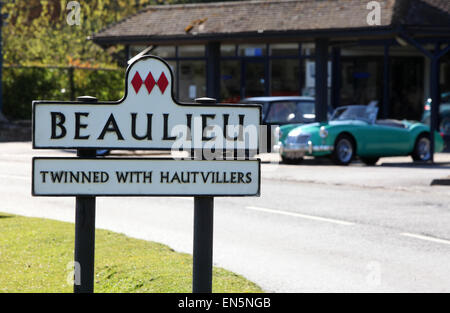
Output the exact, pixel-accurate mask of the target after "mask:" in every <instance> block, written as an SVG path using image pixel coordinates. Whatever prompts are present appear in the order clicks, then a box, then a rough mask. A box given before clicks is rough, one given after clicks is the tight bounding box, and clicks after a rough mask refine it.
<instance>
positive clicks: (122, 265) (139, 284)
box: [0, 213, 262, 292]
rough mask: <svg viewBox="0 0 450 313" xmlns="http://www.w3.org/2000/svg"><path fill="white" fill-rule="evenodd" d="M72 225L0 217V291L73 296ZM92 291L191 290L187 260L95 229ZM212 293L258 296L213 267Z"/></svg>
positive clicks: (235, 277)
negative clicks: (71, 293)
mask: <svg viewBox="0 0 450 313" xmlns="http://www.w3.org/2000/svg"><path fill="white" fill-rule="evenodd" d="M74 228H75V227H74V224H71V223H63V222H57V221H53V220H47V219H40V218H28V217H22V216H15V215H9V214H3V213H0V292H72V291H73V286H72V285H71V284H70V283H68V282H67V281H68V279H69V278H71V277H73V276H72V275H71V272H72V270H73V269H72V268H71V267H70V264H71V261H73V249H74ZM95 250H96V251H95V292H191V291H192V287H191V284H192V256H190V255H188V254H183V253H177V252H175V251H173V250H172V249H170V248H169V247H167V246H164V245H162V244H158V243H154V242H148V241H144V240H137V239H133V238H129V237H126V236H125V235H122V234H117V233H113V232H111V231H107V230H97V231H96V246H95ZM213 292H262V290H261V289H260V288H259V287H258V286H256V285H255V284H254V283H252V282H250V281H248V280H246V279H244V278H243V277H241V276H239V275H236V274H233V273H231V272H229V271H226V270H224V269H221V268H214V272H213Z"/></svg>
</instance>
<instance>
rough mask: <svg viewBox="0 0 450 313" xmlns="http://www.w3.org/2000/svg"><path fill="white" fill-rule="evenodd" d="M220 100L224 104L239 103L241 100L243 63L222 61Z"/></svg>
mask: <svg viewBox="0 0 450 313" xmlns="http://www.w3.org/2000/svg"><path fill="white" fill-rule="evenodd" d="M220 75H221V79H220V99H221V101H222V102H228V103H237V102H239V100H240V98H241V62H240V61H237V60H232V61H224V60H222V61H220Z"/></svg>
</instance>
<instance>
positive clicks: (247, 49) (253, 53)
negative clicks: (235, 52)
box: [239, 45, 266, 57]
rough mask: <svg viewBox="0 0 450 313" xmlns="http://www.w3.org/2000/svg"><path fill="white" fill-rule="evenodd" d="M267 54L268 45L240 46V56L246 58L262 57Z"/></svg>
mask: <svg viewBox="0 0 450 313" xmlns="http://www.w3.org/2000/svg"><path fill="white" fill-rule="evenodd" d="M265 54H266V45H239V55H240V56H244V57H261V56H264V55H265Z"/></svg>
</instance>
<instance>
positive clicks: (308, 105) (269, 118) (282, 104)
mask: <svg viewBox="0 0 450 313" xmlns="http://www.w3.org/2000/svg"><path fill="white" fill-rule="evenodd" d="M240 103H253V104H260V105H262V125H266V126H267V147H261V149H260V151H261V152H271V150H272V146H273V145H274V144H276V143H277V142H278V140H275V138H274V136H275V128H276V127H277V126H281V125H285V124H298V125H302V124H308V123H313V122H314V121H315V118H316V114H315V100H314V98H313V97H304V96H286V97H252V98H246V99H243V100H242V101H240ZM329 111H330V112H329V113H331V110H329ZM269 134H270V135H269ZM265 149H267V150H266V151H264V150H265Z"/></svg>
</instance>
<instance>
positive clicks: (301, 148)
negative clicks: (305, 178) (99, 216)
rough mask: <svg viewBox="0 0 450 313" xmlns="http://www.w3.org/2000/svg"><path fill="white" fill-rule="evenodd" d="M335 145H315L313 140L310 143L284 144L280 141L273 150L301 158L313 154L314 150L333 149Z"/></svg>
mask: <svg viewBox="0 0 450 313" xmlns="http://www.w3.org/2000/svg"><path fill="white" fill-rule="evenodd" d="M333 149H334V146H330V145H320V146H314V145H313V144H312V142H311V141H308V143H306V144H304V143H289V144H282V143H281V142H279V143H278V144H277V145H274V146H273V151H274V152H278V153H280V154H283V155H285V156H287V157H292V158H299V157H303V156H304V155H305V154H307V153H308V154H313V153H314V152H325V151H333Z"/></svg>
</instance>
